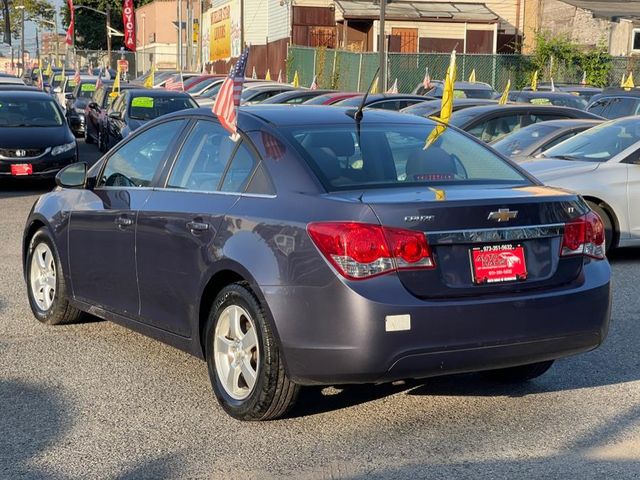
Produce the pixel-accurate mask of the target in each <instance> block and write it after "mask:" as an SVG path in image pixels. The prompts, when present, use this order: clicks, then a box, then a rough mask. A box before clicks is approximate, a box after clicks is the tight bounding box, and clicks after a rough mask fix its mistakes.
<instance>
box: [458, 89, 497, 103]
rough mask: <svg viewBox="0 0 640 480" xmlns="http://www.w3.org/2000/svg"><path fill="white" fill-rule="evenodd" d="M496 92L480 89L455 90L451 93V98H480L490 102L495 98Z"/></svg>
mask: <svg viewBox="0 0 640 480" xmlns="http://www.w3.org/2000/svg"><path fill="white" fill-rule="evenodd" d="M495 94H496V92H494V91H493V90H489V89H480V88H468V89H466V88H465V89H457V88H456V89H455V90H454V91H453V98H481V99H483V100H490V99H492V98H494V97H495Z"/></svg>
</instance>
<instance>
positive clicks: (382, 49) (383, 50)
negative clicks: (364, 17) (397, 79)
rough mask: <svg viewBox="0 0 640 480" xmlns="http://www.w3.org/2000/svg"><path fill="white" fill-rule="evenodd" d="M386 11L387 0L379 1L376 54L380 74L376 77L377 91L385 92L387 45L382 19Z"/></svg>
mask: <svg viewBox="0 0 640 480" xmlns="http://www.w3.org/2000/svg"><path fill="white" fill-rule="evenodd" d="M386 10H387V0H380V22H379V23H380V32H379V35H378V53H379V55H380V74H379V77H378V89H379V91H381V92H386V91H387V45H386V41H385V40H386V37H385V34H384V17H385V14H386Z"/></svg>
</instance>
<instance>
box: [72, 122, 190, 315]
mask: <svg viewBox="0 0 640 480" xmlns="http://www.w3.org/2000/svg"><path fill="white" fill-rule="evenodd" d="M185 124H186V122H185V120H180V119H177V120H172V121H169V122H165V123H162V124H160V125H157V126H155V127H154V128H151V129H148V130H146V131H144V132H141V133H140V134H139V135H136V136H135V137H133V138H132V139H131V141H129V142H127V143H125V144H124V145H121V146H120V147H119V148H118V149H117V150H115V151H114V152H113V153H111V154H110V155H109V157H108V158H107V159H106V162H105V164H104V166H103V167H102V169H101V172H100V174H99V175H98V178H97V180H96V186H95V187H94V188H93V189H92V190H88V191H87V193H86V197H85V198H84V199H83V201H82V202H79V204H78V206H77V208H76V209H74V210H73V211H72V212H71V218H70V221H69V237H68V241H69V271H70V275H71V279H72V288H73V294H74V297H75V298H77V299H79V300H82V301H85V302H87V303H90V304H93V305H97V306H100V307H102V308H105V309H107V310H110V311H113V312H116V313H120V314H124V315H127V316H135V315H138V313H139V298H138V285H137V277H136V259H135V236H136V218H137V213H138V210H139V209H140V208H141V207H142V206H143V205H144V203H145V201H146V200H147V198H148V197H149V194H150V193H151V189H150V187H151V186H152V185H153V182H154V179H156V178H157V176H158V173H159V171H160V167H161V165H162V164H163V162H164V160H165V159H166V157H167V151H169V150H170V147H171V145H172V142H173V141H174V140H175V138H176V137H177V136H178V134H179V132H180V131H181V130H182V128H183V127H184V125H185Z"/></svg>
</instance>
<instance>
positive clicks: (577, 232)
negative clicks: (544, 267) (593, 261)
mask: <svg viewBox="0 0 640 480" xmlns="http://www.w3.org/2000/svg"><path fill="white" fill-rule="evenodd" d="M560 255H561V256H563V257H567V256H571V255H586V256H588V257H592V258H597V259H603V258H604V256H605V242H604V225H603V223H602V220H601V219H600V217H599V216H598V214H597V213H595V212H589V213H587V214H586V215H583V216H581V217H579V218H576V219H575V220H571V221H570V222H568V223H566V224H565V226H564V236H563V237H562V249H561V251H560Z"/></svg>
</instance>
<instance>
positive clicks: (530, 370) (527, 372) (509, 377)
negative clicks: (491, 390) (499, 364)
mask: <svg viewBox="0 0 640 480" xmlns="http://www.w3.org/2000/svg"><path fill="white" fill-rule="evenodd" d="M553 362H554V361H553V360H549V361H547V362H539V363H530V364H528V365H520V366H519V367H511V368H501V369H499V370H489V371H486V372H483V375H484V376H485V377H487V378H489V379H491V380H494V381H497V382H502V383H520V382H526V381H527V380H532V379H534V378H536V377H539V376H540V375H542V374H544V373H546V371H547V370H549V369H550V368H551V365H553Z"/></svg>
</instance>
